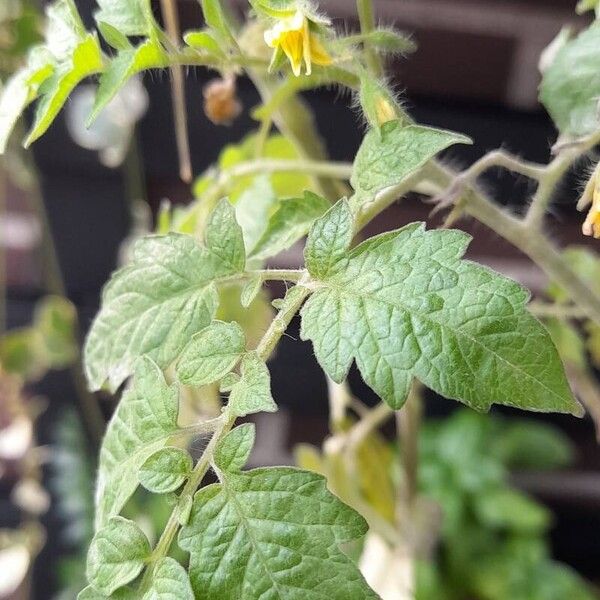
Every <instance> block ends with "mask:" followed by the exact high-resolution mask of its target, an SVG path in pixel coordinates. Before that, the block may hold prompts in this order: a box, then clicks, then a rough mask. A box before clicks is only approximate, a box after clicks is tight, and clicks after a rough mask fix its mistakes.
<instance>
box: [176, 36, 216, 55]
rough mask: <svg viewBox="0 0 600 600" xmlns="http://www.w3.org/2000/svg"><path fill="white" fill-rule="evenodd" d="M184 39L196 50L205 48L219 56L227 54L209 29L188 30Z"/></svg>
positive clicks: (206, 50)
mask: <svg viewBox="0 0 600 600" xmlns="http://www.w3.org/2000/svg"><path fill="white" fill-rule="evenodd" d="M183 41H184V42H185V43H186V44H187V45H188V46H190V47H191V48H194V49H195V50H204V51H205V52H208V53H209V54H214V55H215V56H218V57H224V56H225V53H224V52H223V50H222V49H221V46H219V43H218V42H217V40H215V38H214V36H213V35H211V34H210V32H208V31H188V32H187V33H186V34H185V35H184V36H183Z"/></svg>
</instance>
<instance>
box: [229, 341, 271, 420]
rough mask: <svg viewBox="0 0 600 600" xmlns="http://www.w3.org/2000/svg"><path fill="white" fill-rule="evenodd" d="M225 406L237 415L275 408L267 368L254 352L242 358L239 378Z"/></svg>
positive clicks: (243, 415)
mask: <svg viewBox="0 0 600 600" xmlns="http://www.w3.org/2000/svg"><path fill="white" fill-rule="evenodd" d="M227 407H228V409H229V411H230V413H231V414H233V415H235V416H237V417H245V416H246V415H250V414H252V413H257V412H275V411H276V410H277V405H276V404H275V401H274V400H273V396H272V395H271V376H270V375H269V370H268V369H267V365H265V363H264V361H262V360H261V359H260V358H259V356H258V355H257V354H256V352H250V353H248V354H246V355H245V356H244V357H243V358H242V365H241V378H240V380H239V381H237V382H236V383H235V384H234V385H233V386H232V388H231V394H230V395H229V403H228V405H227Z"/></svg>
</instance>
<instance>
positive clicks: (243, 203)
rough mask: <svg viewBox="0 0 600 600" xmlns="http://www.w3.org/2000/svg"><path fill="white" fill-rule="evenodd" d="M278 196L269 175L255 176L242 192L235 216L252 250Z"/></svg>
mask: <svg viewBox="0 0 600 600" xmlns="http://www.w3.org/2000/svg"><path fill="white" fill-rule="evenodd" d="M276 202H277V197H276V196H275V192H274V191H273V186H272V185H271V179H270V177H269V176H268V175H259V176H257V177H255V178H254V179H253V180H252V182H251V183H250V185H249V186H248V187H247V188H246V189H245V190H244V191H243V192H241V193H240V196H239V198H238V199H237V201H236V203H235V216H236V219H237V222H238V223H239V224H240V227H241V228H242V231H243V232H244V244H245V246H246V248H247V249H248V251H250V250H252V249H253V248H254V246H255V245H256V242H257V241H258V240H259V238H260V236H261V235H262V233H263V231H264V230H265V227H266V223H267V221H268V220H269V214H270V212H271V209H272V207H273V205H274V204H275V203H276Z"/></svg>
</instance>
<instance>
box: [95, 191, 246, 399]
mask: <svg viewBox="0 0 600 600" xmlns="http://www.w3.org/2000/svg"><path fill="white" fill-rule="evenodd" d="M244 267H245V251H244V242H243V239H242V231H241V229H240V227H239V225H238V224H237V223H236V222H235V217H234V213H233V207H232V206H231V205H230V204H229V202H228V201H227V200H223V201H222V202H221V203H220V204H219V205H218V206H217V208H216V209H215V211H214V212H213V214H212V215H211V217H210V219H209V222H208V225H207V230H206V245H205V246H200V245H198V244H197V243H196V241H195V240H194V238H192V237H191V236H188V235H182V234H168V235H165V236H148V237H145V238H142V239H141V240H139V241H138V242H137V243H136V244H135V247H134V250H133V262H132V264H131V265H129V266H127V267H125V268H123V269H120V270H119V271H117V272H116V273H115V274H114V275H113V277H112V278H111V280H110V282H109V283H108V284H107V286H106V287H105V289H104V293H103V296H102V307H101V310H100V313H99V314H98V316H97V317H96V319H95V321H94V323H93V325H92V328H91V330H90V333H89V335H88V338H87V341H86V345H85V350H84V353H85V354H84V356H85V366H86V373H87V377H88V381H89V383H90V386H91V388H92V389H99V388H100V387H101V386H102V385H103V383H104V381H105V380H106V379H108V383H109V387H110V388H111V389H112V390H114V389H116V388H117V387H118V386H119V385H120V384H121V383H122V382H123V381H124V379H125V378H126V377H127V376H128V375H129V374H130V373H131V370H132V367H133V363H134V362H135V360H136V359H137V358H138V357H139V356H142V355H144V354H147V355H149V356H150V357H151V358H152V359H153V360H154V361H155V362H156V363H157V364H158V365H159V366H160V367H162V368H166V367H167V366H168V365H170V364H171V363H172V362H173V361H174V360H175V359H176V358H177V357H178V356H179V354H180V353H181V351H182V350H183V348H184V346H185V344H186V343H187V342H188V341H189V339H190V338H191V337H192V335H194V334H195V333H197V332H198V331H200V330H202V329H203V328H204V327H206V326H207V325H209V324H210V322H211V321H212V320H213V318H214V316H215V313H216V310H217V307H218V294H217V288H216V284H217V283H218V281H219V280H220V279H221V278H226V277H228V276H232V275H236V274H239V273H241V272H242V271H243V270H244Z"/></svg>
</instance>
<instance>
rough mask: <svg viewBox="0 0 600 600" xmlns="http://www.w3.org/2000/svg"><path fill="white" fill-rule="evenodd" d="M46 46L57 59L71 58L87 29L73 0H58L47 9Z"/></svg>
mask: <svg viewBox="0 0 600 600" xmlns="http://www.w3.org/2000/svg"><path fill="white" fill-rule="evenodd" d="M46 16H47V19H48V22H47V26H46V36H45V37H46V47H47V48H48V50H49V51H50V52H51V53H52V54H53V55H54V57H55V58H56V60H58V61H60V62H62V61H65V60H69V58H70V57H71V55H72V54H73V52H74V51H75V49H76V48H77V46H78V45H79V43H80V42H81V41H82V40H83V39H84V38H85V36H86V31H85V27H84V25H83V21H82V20H81V17H80V16H79V12H78V10H77V6H76V5H75V2H74V1H73V0H56V2H53V3H52V4H50V5H49V6H48V8H47V9H46Z"/></svg>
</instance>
